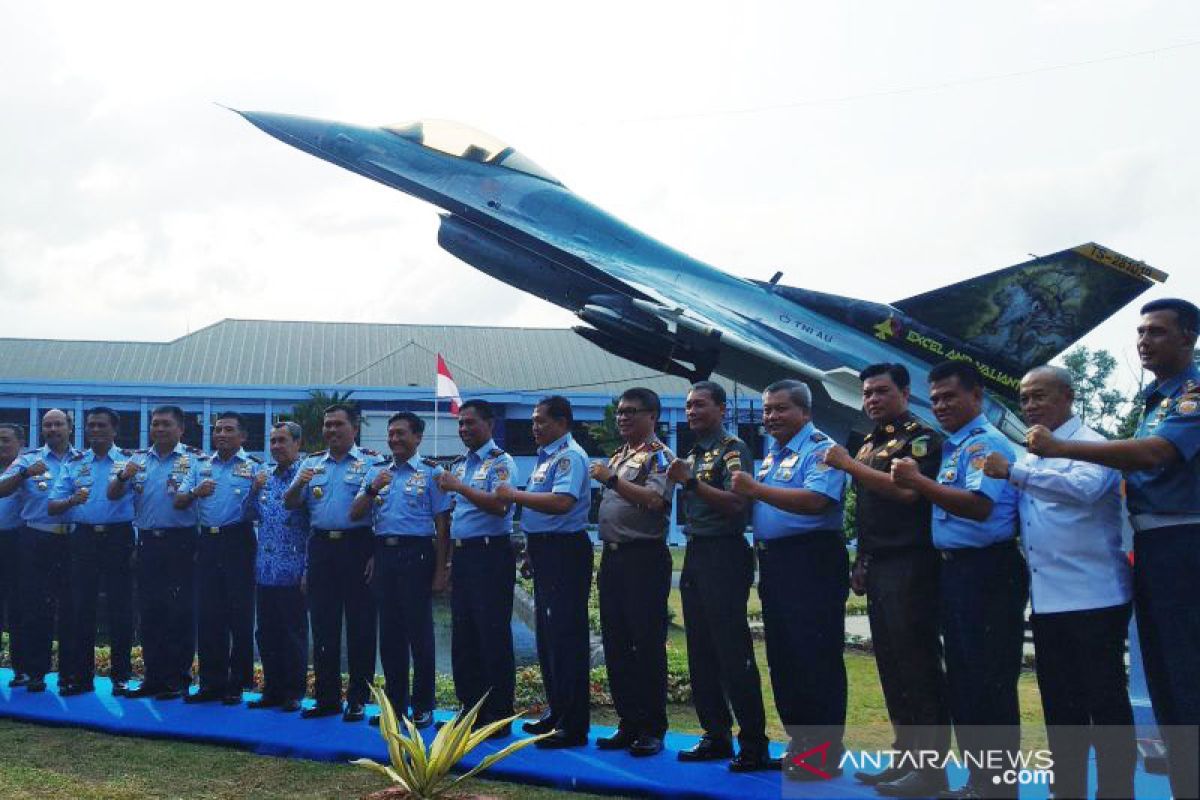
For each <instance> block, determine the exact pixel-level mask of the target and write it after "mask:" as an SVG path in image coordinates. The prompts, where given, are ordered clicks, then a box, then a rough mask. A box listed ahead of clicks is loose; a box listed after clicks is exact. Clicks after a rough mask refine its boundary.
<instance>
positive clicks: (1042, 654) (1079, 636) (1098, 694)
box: [984, 367, 1136, 797]
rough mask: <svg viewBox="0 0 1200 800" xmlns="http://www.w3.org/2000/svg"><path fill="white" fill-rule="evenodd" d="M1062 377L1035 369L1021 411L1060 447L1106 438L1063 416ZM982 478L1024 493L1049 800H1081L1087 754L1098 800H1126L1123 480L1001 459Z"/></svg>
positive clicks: (1129, 763)
mask: <svg viewBox="0 0 1200 800" xmlns="http://www.w3.org/2000/svg"><path fill="white" fill-rule="evenodd" d="M1074 399H1075V392H1074V390H1073V388H1072V387H1071V376H1070V373H1068V372H1067V371H1066V370H1064V369H1061V368H1059V367H1038V368H1036V369H1034V370H1031V371H1030V372H1029V373H1028V374H1027V375H1026V376H1025V377H1024V378H1023V379H1022V381H1021V393H1020V401H1021V413H1022V415H1023V416H1024V417H1025V421H1026V422H1028V423H1029V424H1030V425H1043V426H1045V427H1046V428H1049V429H1050V430H1052V431H1054V435H1055V436H1056V437H1058V438H1060V439H1069V440H1077V441H1103V440H1104V437H1102V436H1101V435H1100V434H1098V433H1096V432H1095V431H1093V430H1092V429H1091V428H1089V427H1087V426H1086V425H1084V424H1083V423H1082V421H1081V420H1080V419H1079V418H1078V417H1077V416H1075V415H1074V414H1073V413H1072V411H1071V405H1072V402H1073V401H1074ZM984 472H985V473H986V474H987V475H989V476H992V477H997V478H1005V479H1007V480H1008V481H1009V482H1010V483H1012V484H1013V485H1014V486H1016V487H1017V488H1019V489H1020V490H1021V499H1020V505H1019V508H1020V520H1021V523H1020V524H1021V533H1020V536H1021V544H1022V546H1023V548H1024V550H1025V557H1026V559H1027V560H1028V562H1029V574H1030V579H1031V583H1030V600H1031V603H1032V606H1033V614H1032V615H1031V617H1030V622H1031V624H1032V627H1033V641H1034V647H1035V648H1036V651H1037V676H1038V686H1039V688H1040V689H1041V693H1042V709H1043V712H1044V714H1045V718H1046V729H1047V734H1048V737H1049V742H1050V749H1051V750H1052V751H1053V753H1054V781H1053V783H1054V795H1055V796H1056V797H1087V796H1088V792H1087V758H1088V750H1089V748H1090V747H1092V746H1095V748H1096V773H1097V792H1096V797H1133V772H1134V765H1135V762H1136V749H1135V743H1134V731H1133V712H1132V710H1131V708H1130V705H1129V694H1128V692H1127V690H1126V675H1125V636H1126V633H1127V631H1128V628H1129V616H1130V609H1131V605H1130V601H1131V596H1132V589H1131V577H1130V568H1129V560H1128V558H1127V557H1126V556H1125V553H1124V551H1123V550H1122V548H1121V518H1122V516H1121V514H1122V508H1121V505H1122V504H1121V494H1120V481H1121V476H1120V473H1118V472H1116V471H1115V470H1112V469H1108V468H1107V467H1101V466H1099V465H1096V464H1090V463H1088V462H1085V461H1073V460H1070V459H1066V458H1041V457H1039V456H1035V455H1031V454H1026V455H1024V456H1022V457H1021V458H1020V460H1019V461H1018V463H1016V464H1012V465H1010V464H1009V463H1008V462H1007V461H1006V460H1005V459H1004V457H1003V456H1001V455H1000V454H999V453H993V454H992V455H990V456H988V459H987V461H986V462H985V464H984Z"/></svg>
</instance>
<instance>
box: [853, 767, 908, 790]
mask: <svg viewBox="0 0 1200 800" xmlns="http://www.w3.org/2000/svg"><path fill="white" fill-rule="evenodd" d="M909 772H910V770H907V769H904V768H903V767H888V768H887V769H885V770H884V771H883V772H856V773H854V780H856V781H858V782H859V783H865V784H866V785H867V786H877V785H879V784H881V783H884V782H885V781H894V780H896V779H897V778H903V777H904V776H905V775H907V774H908V773H909Z"/></svg>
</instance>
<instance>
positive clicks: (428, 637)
mask: <svg viewBox="0 0 1200 800" xmlns="http://www.w3.org/2000/svg"><path fill="white" fill-rule="evenodd" d="M434 567H435V564H434V549H433V538H432V537H430V536H376V537H375V571H374V573H373V574H372V576H371V591H372V592H373V593H374V596H375V606H376V608H378V609H379V658H380V660H381V661H382V662H383V676H384V679H385V681H386V682H387V686H386V688H385V691H386V692H387V696H388V700H390V701H391V703H392V709H393V710H394V711H395V712H396V713H397V714H403V715H407V714H408V713H409V706H410V704H411V706H412V713H413V716H416V715H418V714H424V713H425V712H427V711H432V710H433V705H434V696H433V695H434V679H435V675H434V666H435V665H434V649H433V647H434V645H433V591H432V584H433V570H434ZM410 664H411V666H412V685H411V688H410V685H409V665H410Z"/></svg>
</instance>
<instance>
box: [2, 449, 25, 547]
mask: <svg viewBox="0 0 1200 800" xmlns="http://www.w3.org/2000/svg"><path fill="white" fill-rule="evenodd" d="M19 458H20V456H18V457H17V458H14V459H13V461H12V463H14V464H16V463H17V460H18V459H19ZM18 469H19V467H18ZM7 473H8V468H7V467H6V468H4V469H3V470H0V475H5V474H7ZM23 524H24V523H23V522H22V521H21V490H20V489H18V490H17V491H15V492H13V493H12V494H10V495H9V496H8V497H0V531H4V532H10V531H15V530H16V529H17V528H20V527H21V526H22V525H23Z"/></svg>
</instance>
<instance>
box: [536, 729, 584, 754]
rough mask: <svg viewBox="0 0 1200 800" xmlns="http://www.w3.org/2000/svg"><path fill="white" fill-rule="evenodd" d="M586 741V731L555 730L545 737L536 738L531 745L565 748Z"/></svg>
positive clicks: (544, 748) (546, 748)
mask: <svg viewBox="0 0 1200 800" xmlns="http://www.w3.org/2000/svg"><path fill="white" fill-rule="evenodd" d="M587 743H588V737H587V734H586V733H567V732H566V731H555V732H554V733H552V734H550V735H549V736H547V737H546V738H545V739H538V740H537V741H536V742H534V743H533V746H534V747H540V748H541V749H542V750H565V749H567V748H568V747H583V746H585V745H586V744H587Z"/></svg>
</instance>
